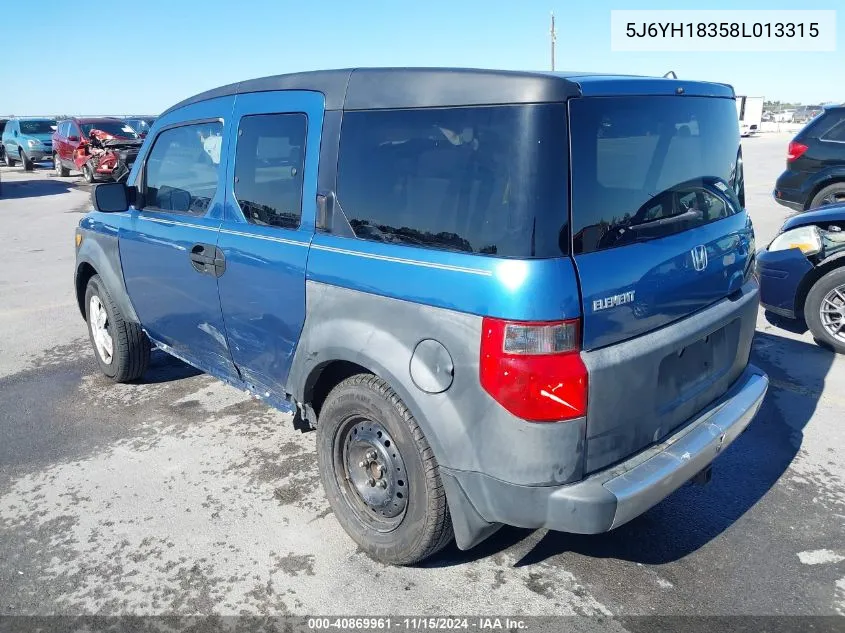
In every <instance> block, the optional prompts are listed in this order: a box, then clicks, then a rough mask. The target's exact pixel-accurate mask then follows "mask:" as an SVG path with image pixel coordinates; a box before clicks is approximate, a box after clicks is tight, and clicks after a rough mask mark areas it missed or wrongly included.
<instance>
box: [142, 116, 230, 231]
mask: <svg viewBox="0 0 845 633" xmlns="http://www.w3.org/2000/svg"><path fill="white" fill-rule="evenodd" d="M222 140H223V124H222V123H220V122H219V121H213V122H210V123H198V124H192V125H184V126H180V127H175V128H170V129H168V130H164V131H163V132H162V133H161V134H159V135H158V136H157V137H156V140H155V143H154V145H153V147H152V149H151V150H150V153H149V156H148V157H147V161H146V163H145V165H144V182H145V187H144V205H145V208H151V209H153V210H161V211H171V212H176V213H187V214H190V215H205V213H206V211H207V210H208V206H209V204H210V203H211V200H212V199H213V198H214V194H215V193H216V192H217V180H218V171H219V168H220V149H221V145H222Z"/></svg>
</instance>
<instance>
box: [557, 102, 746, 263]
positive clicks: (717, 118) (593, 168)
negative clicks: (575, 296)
mask: <svg viewBox="0 0 845 633" xmlns="http://www.w3.org/2000/svg"><path fill="white" fill-rule="evenodd" d="M570 130H571V142H572V234H573V250H574V252H575V253H576V254H580V253H590V252H593V251H598V250H603V249H606V248H613V247H616V246H623V245H625V244H630V243H632V242H636V241H643V240H649V239H656V238H660V237H665V236H668V235H672V234H675V233H680V232H682V231H686V230H690V229H694V228H696V227H698V226H701V225H703V224H706V223H708V222H713V221H715V220H719V219H721V218H725V217H727V216H729V215H733V214H735V213H739V212H740V211H741V210H742V207H743V200H744V176H743V174H742V154H741V152H740V151H739V129H738V125H737V117H736V106H735V104H734V102H733V101H732V100H729V99H717V98H704V97H664V96H653V97H593V98H586V99H573V100H572V101H571V102H570Z"/></svg>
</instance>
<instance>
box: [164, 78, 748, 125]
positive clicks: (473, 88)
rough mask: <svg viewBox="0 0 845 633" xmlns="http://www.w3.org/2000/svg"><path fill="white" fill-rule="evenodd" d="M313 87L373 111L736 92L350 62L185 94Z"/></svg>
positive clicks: (676, 83)
mask: <svg viewBox="0 0 845 633" xmlns="http://www.w3.org/2000/svg"><path fill="white" fill-rule="evenodd" d="M276 90H308V91H314V92H320V93H322V94H323V95H325V98H326V109H327V110H373V109H386V108H391V109H393V108H424V107H446V106H463V105H489V104H511V103H554V102H561V101H566V100H567V99H570V98H573V97H582V96H610V95H675V94H680V93H683V94H687V95H695V96H714V97H726V98H733V97H734V91H733V88H732V87H730V86H728V85H727V84H718V83H709V82H700V81H686V80H682V79H674V78H673V79H669V78H663V77H641V76H635V75H602V74H596V73H580V72H544V71H514V70H488V69H473V68H346V69H340V70H317V71H310V72H302V73H292V74H286V75H274V76H271V77H262V78H259V79H249V80H246V81H241V82H238V83H234V84H229V85H227V86H221V87H219V88H214V89H213V90H208V91H206V92H202V93H200V94H198V95H195V96H193V97H190V98H188V99H185V100H184V101H181V102H180V103H177V104H176V105H174V106H173V107H171V108H169V109H168V110H167V111H166V112H164V113H163V114H162V116H164V115H166V114H168V113H170V112H172V111H174V110H176V109H178V108H182V107H184V106H187V105H190V104H192V103H199V102H201V101H207V100H209V99H214V98H217V97H225V96H231V95H236V94H244V93H250V92H269V91H276Z"/></svg>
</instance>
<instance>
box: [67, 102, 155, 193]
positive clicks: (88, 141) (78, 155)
mask: <svg viewBox="0 0 845 633" xmlns="http://www.w3.org/2000/svg"><path fill="white" fill-rule="evenodd" d="M92 132H93V136H92ZM92 141H93V142H94V143H95V144H96V146H97V149H98V151H97V152H93V151H92V149H93V148H92V147H91V145H92ZM104 142H108V144H109V145H111V146H113V147H114V149H115V150H118V149H119V150H126V149H127V148H126V147H124V145H125V146H128V148H129V153H130V154H134V155H137V148H138V147H140V145H141V142H142V141H141V138H140V136H139V135H138V133H137V132H136V131H135V130H134V129H132V127H130V126H129V125H127V124H126V122H125V121H121V120H120V119H113V118H105V117H101V118H71V119H64V120H61V121H58V122H57V126H56V131H55V132H54V133H53V164H54V166H55V169H56V173H57V174H58V175H59V176H67V175H69V173H70V170H71V169H73V170H79V171H81V172H82V175H83V176H84V178H85V180H87V181H88V182H93V181H94V180H95V179H96V177H97V176H111V175H112V171H114V166H115V164H116V162H117V161H116V158H117V157H116V156H112V157H110V158H109V160H100V159H99V158H97V159H96V160H91V158H92V156H100V153H99V149H100V148H102V146H103V145H105V144H106V143H104ZM132 147H135V151H134V152H132V151H131V148H132ZM133 157H134V156H133ZM112 159H115V160H112ZM113 163H114V164H113Z"/></svg>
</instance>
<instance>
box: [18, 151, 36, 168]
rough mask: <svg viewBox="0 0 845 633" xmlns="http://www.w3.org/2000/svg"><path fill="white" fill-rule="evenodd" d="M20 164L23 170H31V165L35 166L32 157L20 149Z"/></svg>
mask: <svg viewBox="0 0 845 633" xmlns="http://www.w3.org/2000/svg"><path fill="white" fill-rule="evenodd" d="M21 165H22V166H23V170H24V171H32V169H33V167H35V165H34V163H33V162H32V159H31V158H30V157H29V156H27V155H26V152H25V151H23V150H21Z"/></svg>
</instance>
